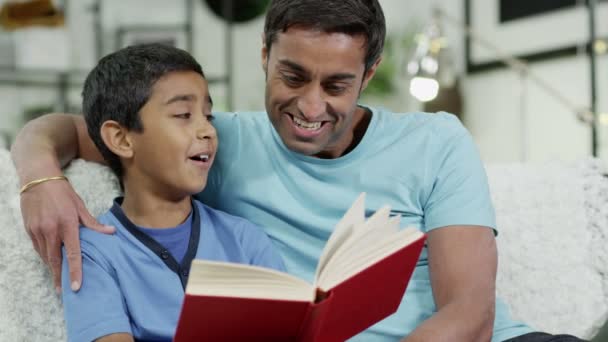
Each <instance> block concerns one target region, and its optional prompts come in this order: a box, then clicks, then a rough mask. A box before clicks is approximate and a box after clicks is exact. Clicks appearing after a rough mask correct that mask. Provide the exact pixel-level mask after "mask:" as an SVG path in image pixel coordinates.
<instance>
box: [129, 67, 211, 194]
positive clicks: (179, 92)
mask: <svg viewBox="0 0 608 342" xmlns="http://www.w3.org/2000/svg"><path fill="white" fill-rule="evenodd" d="M211 105H212V102H211V98H210V96H209V91H208V88H207V82H206V81H205V79H204V78H203V77H202V76H201V75H199V74H197V73H195V72H191V71H185V72H171V73H169V74H167V75H165V76H163V77H162V78H161V79H159V80H158V81H157V82H156V83H155V84H154V86H153V88H152V93H151V95H150V98H149V100H148V102H147V103H146V104H145V105H144V106H143V107H142V109H141V110H140V112H139V115H140V118H141V121H142V125H143V132H140V133H137V132H129V135H130V139H131V142H132V151H133V155H132V158H130V159H129V160H128V161H127V162H126V163H125V169H126V171H127V172H126V173H125V177H126V179H125V180H126V181H127V182H136V183H138V185H140V186H142V187H143V188H144V189H149V190H148V191H151V192H152V193H155V195H159V196H163V197H164V196H175V197H176V198H180V197H183V196H184V195H189V194H195V193H198V192H200V191H202V190H203V189H204V188H205V185H206V184H207V175H208V172H209V168H210V167H211V165H212V164H213V158H214V156H215V151H216V149H217V136H216V132H215V128H214V127H213V125H212V124H211V122H210V120H211V118H212V116H211Z"/></svg>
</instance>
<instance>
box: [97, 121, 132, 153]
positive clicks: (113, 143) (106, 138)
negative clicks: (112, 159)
mask: <svg viewBox="0 0 608 342" xmlns="http://www.w3.org/2000/svg"><path fill="white" fill-rule="evenodd" d="M100 132H101V139H102V140H103V142H104V143H105V144H106V146H107V147H108V149H109V150H110V151H112V152H113V153H114V154H116V155H117V156H119V157H120V158H125V159H129V158H132V157H133V142H132V141H131V136H130V134H129V131H128V130H127V129H126V128H124V127H123V126H121V125H120V124H119V123H118V122H116V121H113V120H108V121H106V122H104V123H103V124H102V125H101V128H100Z"/></svg>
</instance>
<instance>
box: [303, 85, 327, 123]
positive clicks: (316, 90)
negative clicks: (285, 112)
mask: <svg viewBox="0 0 608 342" xmlns="http://www.w3.org/2000/svg"><path fill="white" fill-rule="evenodd" d="M303 90H304V93H303V94H302V95H301V96H300V99H299V101H298V109H299V110H300V112H301V114H302V115H303V116H304V118H306V120H308V121H315V120H317V119H319V118H320V117H322V116H323V114H325V111H326V106H327V103H326V101H325V97H324V94H323V90H322V89H321V87H320V86H318V85H316V86H314V85H311V86H309V87H306V88H305V89H303Z"/></svg>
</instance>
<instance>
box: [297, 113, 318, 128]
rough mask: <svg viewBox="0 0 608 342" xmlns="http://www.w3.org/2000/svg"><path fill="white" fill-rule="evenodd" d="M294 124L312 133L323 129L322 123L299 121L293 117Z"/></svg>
mask: <svg viewBox="0 0 608 342" xmlns="http://www.w3.org/2000/svg"><path fill="white" fill-rule="evenodd" d="M293 122H294V123H295V124H296V125H297V126H298V127H301V128H304V129H308V130H311V131H314V130H317V129H319V128H321V121H316V122H308V121H304V120H302V119H298V118H296V117H295V116H294V117H293Z"/></svg>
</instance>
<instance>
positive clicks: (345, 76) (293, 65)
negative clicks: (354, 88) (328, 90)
mask: <svg viewBox="0 0 608 342" xmlns="http://www.w3.org/2000/svg"><path fill="white" fill-rule="evenodd" d="M279 63H280V64H282V65H284V66H286V67H288V68H290V69H293V70H294V71H297V72H300V73H307V72H308V71H307V70H306V69H305V68H304V67H303V66H301V65H299V64H297V63H294V62H292V61H290V60H287V59H281V60H280V61H279ZM355 78H357V75H355V74H350V73H347V72H344V73H337V74H333V75H331V76H329V77H327V80H329V81H344V80H351V79H355Z"/></svg>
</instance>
